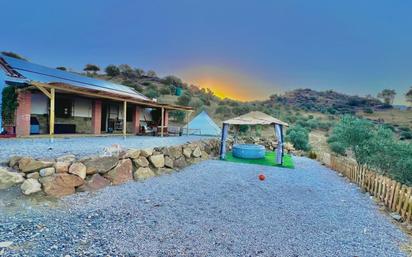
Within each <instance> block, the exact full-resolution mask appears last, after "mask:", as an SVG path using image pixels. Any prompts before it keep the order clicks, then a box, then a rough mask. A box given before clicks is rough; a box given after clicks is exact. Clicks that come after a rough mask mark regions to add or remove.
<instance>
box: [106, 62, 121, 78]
mask: <svg viewBox="0 0 412 257" xmlns="http://www.w3.org/2000/svg"><path fill="white" fill-rule="evenodd" d="M104 71H105V72H106V74H107V76H110V77H116V76H119V75H120V69H119V68H118V67H117V66H116V65H112V64H111V65H109V66H107V67H106V69H105V70H104Z"/></svg>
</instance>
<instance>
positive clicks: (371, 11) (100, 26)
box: [0, 0, 412, 103]
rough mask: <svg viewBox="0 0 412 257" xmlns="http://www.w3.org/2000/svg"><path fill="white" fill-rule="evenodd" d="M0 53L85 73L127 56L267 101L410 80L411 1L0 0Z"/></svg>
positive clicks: (373, 90)
mask: <svg viewBox="0 0 412 257" xmlns="http://www.w3.org/2000/svg"><path fill="white" fill-rule="evenodd" d="M1 9H2V20H3V26H2V31H1V34H0V50H6V51H14V52H17V53H20V54H22V55H23V56H26V57H27V58H28V59H30V60H31V61H33V62H36V63H40V64H44V65H47V66H51V67H55V66H66V67H70V68H72V69H74V70H81V69H82V67H83V66H84V64H86V63H95V64H98V65H100V66H101V67H105V66H106V65H108V64H121V63H127V64H130V65H133V66H135V67H139V68H143V69H145V70H148V69H153V70H155V71H157V72H158V74H159V75H161V76H165V75H169V74H174V75H177V76H179V77H181V78H182V79H183V80H184V81H187V82H189V83H195V84H197V85H199V86H202V87H210V88H211V89H212V90H214V91H215V92H216V93H217V94H218V95H219V96H228V97H232V98H237V99H241V100H250V99H264V98H267V97H268V96H269V95H271V94H273V93H279V92H284V91H288V90H291V89H295V88H302V87H303V88H306V87H308V88H312V89H316V90H327V89H334V90H336V91H339V92H344V93H348V94H358V95H366V94H372V95H376V94H377V93H378V92H379V91H380V90H382V89H384V88H391V89H395V90H396V91H397V92H398V95H397V98H396V102H397V103H404V96H403V95H404V94H405V92H406V90H407V89H408V88H409V87H410V86H412V33H411V28H412V15H411V14H410V11H411V10H412V2H410V1H376V0H374V1H372V0H369V1H359V0H356V1H355V0H347V1H327V0H325V1H315V0H314V1H307V0H302V1H295V0H291V1H275V0H267V1H264V0H261V1H239V0H237V1H235V0H233V1H232V0H230V1H222V0H219V1H218V0H208V1H198V0H180V1H179V0H176V1H170V0H164V1H160V0H152V1H132V0H129V1H128V0H123V1H109V0H100V1H80V0H75V1H52V0H49V1H19V0H14V1H2V2H1Z"/></svg>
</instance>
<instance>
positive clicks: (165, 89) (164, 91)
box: [159, 87, 170, 95]
mask: <svg viewBox="0 0 412 257" xmlns="http://www.w3.org/2000/svg"><path fill="white" fill-rule="evenodd" d="M159 92H160V94H161V95H170V88H169V87H162V88H161V89H160V90H159Z"/></svg>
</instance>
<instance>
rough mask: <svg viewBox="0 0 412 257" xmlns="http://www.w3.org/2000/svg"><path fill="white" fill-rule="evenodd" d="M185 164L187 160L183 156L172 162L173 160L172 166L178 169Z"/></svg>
mask: <svg viewBox="0 0 412 257" xmlns="http://www.w3.org/2000/svg"><path fill="white" fill-rule="evenodd" d="M186 166H187V162H186V159H185V157H183V156H182V157H180V158H178V159H176V160H175V161H174V162H173V167H174V168H178V169H181V168H184V167H186Z"/></svg>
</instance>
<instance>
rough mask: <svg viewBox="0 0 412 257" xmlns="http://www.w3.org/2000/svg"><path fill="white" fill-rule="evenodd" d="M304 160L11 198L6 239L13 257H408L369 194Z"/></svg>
mask: <svg viewBox="0 0 412 257" xmlns="http://www.w3.org/2000/svg"><path fill="white" fill-rule="evenodd" d="M295 164H296V167H297V168H296V169H294V170H291V169H282V168H274V167H265V166H255V165H249V164H235V163H229V162H222V161H217V160H210V161H205V162H202V163H199V164H196V165H193V166H190V167H188V168H186V169H184V170H183V171H181V172H178V173H174V174H172V175H165V176H161V177H156V178H153V179H150V180H147V181H145V182H130V183H127V184H124V185H121V186H113V187H108V188H106V189H104V190H102V191H99V192H97V193H81V194H77V195H73V196H70V197H66V198H64V199H63V200H61V201H59V202H58V203H57V206H54V207H51V206H48V207H45V206H44V203H43V204H37V205H35V206H34V207H33V206H32V207H28V205H27V204H22V205H21V206H20V207H19V208H15V207H16V206H15V205H14V208H12V207H7V206H8V204H7V202H5V201H4V200H3V206H6V207H3V208H0V238H1V240H0V241H2V240H3V241H13V245H12V246H11V247H10V248H9V249H6V250H5V251H4V254H5V255H6V256H14V255H16V256H17V255H29V256H45V255H48V256H64V255H66V254H68V255H71V256H106V255H112V256H113V255H122V256H362V257H365V256H374V257H375V256H404V254H403V253H402V252H401V251H400V250H399V246H400V245H401V244H402V243H404V242H405V241H406V239H407V238H406V236H405V235H404V234H403V233H402V232H401V231H400V230H399V229H398V228H397V227H396V225H394V224H392V223H391V220H390V218H389V217H388V216H386V215H385V214H382V213H381V212H380V211H379V210H378V206H377V205H376V204H374V203H373V201H372V200H371V199H370V198H369V197H368V196H367V195H365V194H362V193H360V191H359V189H358V188H357V187H356V186H355V185H353V184H350V183H347V182H346V181H345V180H344V179H343V178H341V177H339V176H337V174H336V173H335V172H333V171H331V170H329V169H327V168H325V167H323V166H321V165H319V164H318V163H317V162H315V161H312V160H309V159H306V158H295ZM261 172H263V173H264V174H265V175H266V180H265V181H259V180H258V179H257V175H258V174H259V173H261ZM0 203H1V201H0ZM48 204H50V203H49V202H48Z"/></svg>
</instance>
